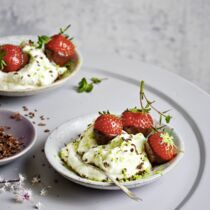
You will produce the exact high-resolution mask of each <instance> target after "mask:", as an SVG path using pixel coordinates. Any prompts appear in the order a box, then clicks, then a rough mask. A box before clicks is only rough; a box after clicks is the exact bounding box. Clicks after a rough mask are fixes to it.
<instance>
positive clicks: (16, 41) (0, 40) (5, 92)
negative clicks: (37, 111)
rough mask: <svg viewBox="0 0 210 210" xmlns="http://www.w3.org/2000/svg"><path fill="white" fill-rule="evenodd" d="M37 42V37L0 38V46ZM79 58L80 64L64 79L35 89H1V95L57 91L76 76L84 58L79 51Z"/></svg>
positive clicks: (25, 94)
mask: <svg viewBox="0 0 210 210" xmlns="http://www.w3.org/2000/svg"><path fill="white" fill-rule="evenodd" d="M29 39H31V40H36V37H35V36H8V37H1V38H0V45H1V44H5V43H12V44H19V43H20V42H21V41H24V40H29ZM76 53H77V56H78V63H77V65H76V67H75V69H74V70H73V71H72V72H71V73H70V74H69V75H67V76H66V77H63V78H61V79H59V80H57V81H55V82H54V83H52V84H51V85H47V86H41V87H34V88H27V89H20V90H18V89H17V90H3V89H0V95H2V96H29V95H36V94H39V93H42V92H44V91H48V90H53V89H56V88H58V87H60V86H62V85H64V84H65V83H66V82H67V81H68V79H69V78H71V77H72V76H73V75H74V74H76V73H77V72H78V71H79V70H80V67H81V65H82V61H83V60H82V56H81V54H80V52H79V51H78V50H76Z"/></svg>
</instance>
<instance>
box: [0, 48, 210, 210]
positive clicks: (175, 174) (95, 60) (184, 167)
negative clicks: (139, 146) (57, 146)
mask: <svg viewBox="0 0 210 210" xmlns="http://www.w3.org/2000/svg"><path fill="white" fill-rule="evenodd" d="M82 54H83V59H84V66H83V67H82V70H81V71H79V72H78V74H76V75H75V76H74V77H72V79H71V82H67V83H66V85H64V86H63V87H62V88H60V89H57V90H54V91H53V92H47V93H43V94H42V95H37V96H33V97H24V98H8V97H7V98H5V97H0V100H1V102H0V103H1V104H2V107H3V108H6V109H11V110H17V109H18V108H19V110H21V109H22V108H21V107H22V105H25V104H27V107H30V108H31V109H34V108H37V109H38V110H39V112H40V113H43V114H45V116H49V117H50V120H49V122H48V124H47V126H48V127H47V128H49V129H50V130H53V129H55V128H56V127H57V126H58V125H60V124H62V123H63V122H65V121H67V120H69V119H72V118H75V117H79V116H83V115H89V114H90V113H97V112H98V111H103V110H107V109H109V110H110V111H111V112H112V111H114V110H118V111H119V110H122V111H123V110H124V109H126V108H129V107H134V106H137V105H138V103H139V100H138V97H139V81H140V80H142V79H143V80H144V81H145V83H146V86H145V91H146V93H147V95H148V97H149V98H151V99H154V100H155V101H157V103H156V106H157V107H158V108H159V109H161V110H166V109H168V108H172V112H171V114H172V115H173V116H174V117H173V119H172V122H171V125H170V126H171V127H173V128H175V131H176V133H177V134H179V137H180V138H181V139H182V140H183V141H184V145H185V154H184V157H183V159H182V160H181V161H180V163H179V164H178V165H177V166H176V167H175V168H174V169H173V170H171V171H170V173H167V174H165V175H164V176H163V177H162V178H161V179H159V181H157V182H154V183H153V184H151V185H146V186H144V187H140V188H138V189H134V192H135V193H136V194H137V195H138V196H139V197H141V198H142V199H143V202H140V203H136V202H133V201H131V200H130V199H128V198H127V197H125V196H124V194H123V193H122V192H120V191H104V190H95V189H90V188H86V187H82V186H79V185H76V184H74V183H72V182H69V181H68V180H66V179H65V178H63V177H62V176H60V175H58V174H57V175H56V174H55V173H54V171H53V170H51V169H49V168H48V167H46V168H44V167H42V166H41V164H42V163H43V161H44V157H43V156H44V154H42V155H43V156H41V155H36V158H35V159H31V158H28V159H27V165H25V168H24V170H23V171H22V173H25V174H26V175H28V174H30V173H31V176H33V175H34V173H35V174H41V175H42V178H44V179H45V181H46V184H47V185H50V186H52V188H51V190H50V191H49V194H48V195H47V197H42V198H41V199H42V203H43V207H42V209H43V210H48V209H49V210H57V209H62V210H65V209H74V210H83V209H85V210H89V209H91V210H96V209H97V210H107V209H120V210H128V209H132V210H139V209H141V210H149V209H155V210H173V209H184V210H192V209H193V210H194V209H196V210H197V209H208V208H209V194H210V182H209V177H210V164H209V163H210V147H209V144H208V143H209V126H208V125H210V118H209V117H208V116H210V109H209V107H210V97H209V95H208V94H206V93H205V92H204V91H202V90H201V89H199V88H197V87H196V86H194V85H193V84H191V83H189V82H187V81H186V80H184V79H182V78H180V77H178V76H176V75H174V74H171V73H169V72H167V71H164V70H163V69H161V68H158V67H156V66H152V65H148V64H145V63H141V62H137V61H134V60H127V59H126V58H121V57H118V56H115V55H104V54H101V55H100V54H96V53H95V54H94V53H89V52H85V51H84V50H82ZM93 76H94V77H98V78H108V80H104V81H103V82H102V83H101V84H98V85H97V86H95V88H94V89H93V91H92V92H91V93H89V94H86V93H84V94H78V93H77V92H76V91H75V85H77V84H78V82H79V81H80V80H81V78H82V77H86V78H91V77H93ZM38 136H39V138H38V141H37V143H36V145H35V146H34V147H33V151H34V153H38V152H39V151H41V149H42V148H43V145H44V143H45V141H46V139H47V136H46V133H44V132H43V130H42V129H41V128H40V129H39V130H38ZM55 155H56V154H55ZM46 163H47V160H46ZM18 164H19V165H18ZM22 167H23V163H19V162H18V163H17V164H16V165H15V168H22ZM9 171H10V172H11V171H13V168H12V166H11V168H7V169H5V170H4V173H5V174H8V173H9ZM15 174H16V171H15V170H14V175H15ZM55 177H56V179H59V182H58V183H57V184H54V181H53V180H54V179H55ZM57 195H58V196H59V198H58V197H57ZM34 196H37V197H38V199H40V197H39V196H40V195H39V192H36V191H35V192H34ZM10 198H11V197H10V195H6V194H5V195H4V196H0V202H1V208H2V209H6V208H10V209H16V210H25V209H29V205H27V203H24V204H21V205H17V204H14V202H9V200H10Z"/></svg>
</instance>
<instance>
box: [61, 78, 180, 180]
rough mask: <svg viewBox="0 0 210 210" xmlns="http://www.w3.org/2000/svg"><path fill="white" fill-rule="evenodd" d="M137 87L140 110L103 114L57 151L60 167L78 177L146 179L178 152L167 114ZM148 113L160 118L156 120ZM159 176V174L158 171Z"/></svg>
mask: <svg viewBox="0 0 210 210" xmlns="http://www.w3.org/2000/svg"><path fill="white" fill-rule="evenodd" d="M153 103H154V102H153V101H150V100H149V99H148V98H147V97H146V95H145V93H144V82H143V81H142V82H141V85H140V104H141V108H140V109H139V108H137V107H135V108H132V109H126V110H125V111H124V112H122V114H121V115H115V114H110V113H109V112H108V111H107V112H102V113H100V114H99V116H98V117H97V118H96V119H95V120H94V121H93V123H91V124H89V125H88V127H87V129H86V130H85V131H84V132H83V133H82V134H81V135H80V136H79V137H78V138H77V139H75V140H74V141H71V142H70V143H68V144H67V145H65V147H63V148H62V149H61V150H60V152H59V155H60V158H61V160H62V161H63V164H64V165H65V166H66V167H67V168H68V169H69V170H72V171H74V172H75V173H76V174H78V175H79V176H80V177H83V178H86V179H89V180H93V181H98V182H111V181H113V180H112V179H110V176H111V177H112V178H113V179H114V180H117V181H119V182H129V181H135V180H140V179H146V178H148V177H150V176H152V175H154V173H157V171H154V168H155V167H157V166H158V167H159V166H161V165H162V164H164V163H167V162H169V161H171V160H173V158H175V157H176V155H177V154H178V153H179V152H180V151H179V148H178V146H177V145H176V144H175V141H174V140H175V139H174V138H175V137H174V135H173V132H172V130H171V129H169V127H167V126H166V125H165V124H164V123H163V121H165V123H169V122H170V119H171V116H170V115H169V114H167V112H168V111H164V112H161V111H159V110H157V109H156V108H155V107H154V105H153ZM151 110H154V111H156V112H157V113H158V114H159V116H160V119H159V121H155V120H154V118H153V117H152V115H151V113H150V112H151ZM159 172H160V173H161V171H159Z"/></svg>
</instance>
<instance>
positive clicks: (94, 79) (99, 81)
mask: <svg viewBox="0 0 210 210" xmlns="http://www.w3.org/2000/svg"><path fill="white" fill-rule="evenodd" d="M90 80H91V81H92V82H93V83H94V84H98V83H101V81H102V79H98V78H97V77H92V78H91V79H90Z"/></svg>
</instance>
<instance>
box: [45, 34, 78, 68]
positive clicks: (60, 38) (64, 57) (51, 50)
mask: <svg viewBox="0 0 210 210" xmlns="http://www.w3.org/2000/svg"><path fill="white" fill-rule="evenodd" d="M45 53H46V55H47V57H48V58H49V59H50V60H52V61H54V62H55V63H56V64H58V65H59V66H64V65H65V64H67V63H68V62H69V61H70V60H71V59H74V58H75V56H76V52H75V46H74V44H73V43H72V42H71V40H69V39H68V38H67V37H66V36H65V35H64V34H62V33H60V34H56V35H54V36H52V37H51V39H50V41H49V42H48V43H47V44H46V45H45Z"/></svg>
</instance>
